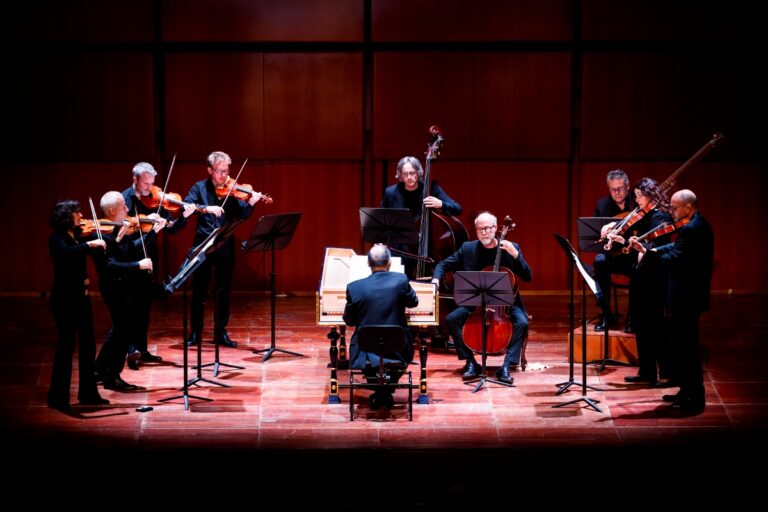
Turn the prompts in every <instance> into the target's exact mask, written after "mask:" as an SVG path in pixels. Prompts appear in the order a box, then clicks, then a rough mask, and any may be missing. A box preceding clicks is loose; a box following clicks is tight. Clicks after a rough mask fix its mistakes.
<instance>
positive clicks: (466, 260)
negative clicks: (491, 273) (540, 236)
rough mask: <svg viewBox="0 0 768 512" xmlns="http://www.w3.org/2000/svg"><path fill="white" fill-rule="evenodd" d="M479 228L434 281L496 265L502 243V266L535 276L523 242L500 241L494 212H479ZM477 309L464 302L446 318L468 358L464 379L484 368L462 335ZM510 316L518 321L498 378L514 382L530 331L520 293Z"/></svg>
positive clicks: (526, 277)
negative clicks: (523, 247)
mask: <svg viewBox="0 0 768 512" xmlns="http://www.w3.org/2000/svg"><path fill="white" fill-rule="evenodd" d="M475 231H476V232H477V238H478V239H477V240H474V241H472V242H464V244H463V245H462V246H461V248H460V249H459V250H458V251H456V252H455V253H454V254H453V255H451V256H449V257H448V258H446V259H444V260H443V261H441V262H440V263H438V264H437V267H436V268H435V272H434V274H433V275H432V282H433V283H439V281H440V278H441V277H443V275H444V274H445V273H446V272H449V271H479V270H483V269H484V268H486V267H491V266H493V265H494V262H495V260H496V253H497V252H498V249H499V247H500V249H501V262H500V266H503V267H506V268H508V269H510V270H511V271H512V272H513V273H514V274H515V275H517V276H518V277H519V278H520V279H522V280H523V281H525V282H528V281H530V280H531V279H532V274H531V268H530V267H529V266H528V263H527V262H526V261H525V258H523V253H522V251H521V250H520V246H519V245H518V244H516V243H514V242H510V241H509V240H503V241H502V242H499V240H498V239H497V238H496V231H497V224H496V217H495V216H494V215H492V214H491V213H489V212H483V213H481V214H480V215H478V216H477V218H476V219H475ZM474 311H475V308H474V307H466V306H460V307H457V308H456V309H454V310H453V311H452V312H451V313H450V314H449V315H448V316H447V317H446V319H445V320H446V324H447V325H448V330H449V331H450V333H451V336H452V337H453V342H454V344H455V345H456V353H457V355H458V356H459V360H466V361H467V363H466V365H465V366H464V368H463V370H462V372H463V374H462V376H461V378H462V379H464V380H471V379H474V378H475V377H477V376H478V375H479V374H480V371H481V366H480V365H479V364H477V361H476V360H475V358H474V356H473V355H472V350H471V349H470V348H469V347H467V345H466V343H465V342H464V338H463V336H462V330H463V328H464V324H466V323H467V319H468V318H469V316H470V315H471V314H472V313H473V312H474ZM509 317H510V320H511V321H512V324H513V325H514V330H513V332H512V337H511V340H510V343H509V346H508V347H507V353H506V355H505V356H504V362H503V364H502V366H501V368H499V369H498V370H497V371H496V378H497V379H498V380H500V381H502V382H506V383H508V384H512V383H513V382H514V379H513V378H512V376H511V375H510V369H512V370H515V369H517V365H518V364H519V363H520V355H521V352H522V348H523V340H524V339H525V336H526V334H527V333H528V314H527V313H526V311H525V307H524V306H523V301H522V299H521V298H520V294H519V293H518V294H517V297H515V303H514V304H513V305H512V306H511V307H510V308H509Z"/></svg>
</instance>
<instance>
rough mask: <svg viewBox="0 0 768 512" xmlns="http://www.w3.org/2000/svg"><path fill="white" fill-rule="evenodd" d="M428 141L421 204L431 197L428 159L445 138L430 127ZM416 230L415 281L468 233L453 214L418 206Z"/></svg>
mask: <svg viewBox="0 0 768 512" xmlns="http://www.w3.org/2000/svg"><path fill="white" fill-rule="evenodd" d="M429 135H430V140H429V143H428V145H427V154H426V155H427V157H426V162H425V166H424V167H425V169H424V193H423V196H422V201H423V200H424V199H426V198H427V197H429V196H430V195H432V193H431V187H432V171H431V168H432V160H436V159H437V156H438V155H439V154H440V148H441V147H442V145H443V143H444V142H445V139H443V134H442V132H441V131H440V128H438V127H437V126H430V128H429ZM420 223H421V224H420V227H419V256H420V259H419V261H418V263H417V265H416V279H417V280H420V279H422V280H423V279H428V278H429V276H431V275H432V270H433V269H434V265H435V263H437V262H439V261H441V260H444V259H445V258H447V257H448V256H450V255H451V254H453V253H454V252H456V251H457V250H458V249H459V247H461V244H463V243H464V242H467V241H468V240H469V233H468V232H467V228H465V227H464V224H462V223H461V221H460V220H459V219H457V218H456V217H454V216H453V215H443V214H441V213H437V212H436V211H435V210H434V209H432V208H427V207H426V206H424V205H423V203H422V207H421V219H420ZM452 278H453V275H452V274H451V275H448V274H446V276H445V277H444V279H443V282H441V292H443V291H449V290H451V289H452V288H453V279H452Z"/></svg>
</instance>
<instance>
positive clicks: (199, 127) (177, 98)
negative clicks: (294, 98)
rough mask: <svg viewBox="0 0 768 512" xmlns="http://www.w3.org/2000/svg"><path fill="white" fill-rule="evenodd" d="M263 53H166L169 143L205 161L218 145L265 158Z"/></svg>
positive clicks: (234, 154)
mask: <svg viewBox="0 0 768 512" xmlns="http://www.w3.org/2000/svg"><path fill="white" fill-rule="evenodd" d="M263 59H264V58H263V55H262V54H261V53H183V54H170V55H167V56H166V57H165V73H166V77H165V111H166V114H165V115H166V144H165V146H166V148H167V150H168V152H169V153H170V154H173V153H174V152H178V153H179V155H180V156H181V157H182V159H196V160H199V161H204V159H205V157H206V156H207V155H208V154H209V153H210V152H211V151H214V150H219V149H220V150H222V151H225V152H227V153H229V154H230V155H231V156H232V157H233V158H235V157H237V156H242V157H250V158H255V159H257V158H263V154H264V78H263Z"/></svg>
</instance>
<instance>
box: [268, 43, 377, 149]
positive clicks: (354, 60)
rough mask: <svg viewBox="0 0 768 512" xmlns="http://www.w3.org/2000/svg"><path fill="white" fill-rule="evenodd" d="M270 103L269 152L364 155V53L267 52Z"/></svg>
mask: <svg viewBox="0 0 768 512" xmlns="http://www.w3.org/2000/svg"><path fill="white" fill-rule="evenodd" d="M264 108H265V114H264V126H265V147H266V150H265V153H266V158H270V159H290V160H292V159H306V158H327V159H360V158H362V154H363V59H362V55H361V54H359V53H314V54H304V53H271V54H266V55H265V56H264Z"/></svg>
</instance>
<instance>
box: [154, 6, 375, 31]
mask: <svg viewBox="0 0 768 512" xmlns="http://www.w3.org/2000/svg"><path fill="white" fill-rule="evenodd" d="M363 6H364V3H363V2H361V1H359V0H324V1H322V2H315V1H312V0H226V1H217V2H210V1H208V0H164V1H163V2H162V9H163V13H162V20H163V21H162V22H163V39H165V40H167V41H361V40H362V39H363V26H364V25H363Z"/></svg>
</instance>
